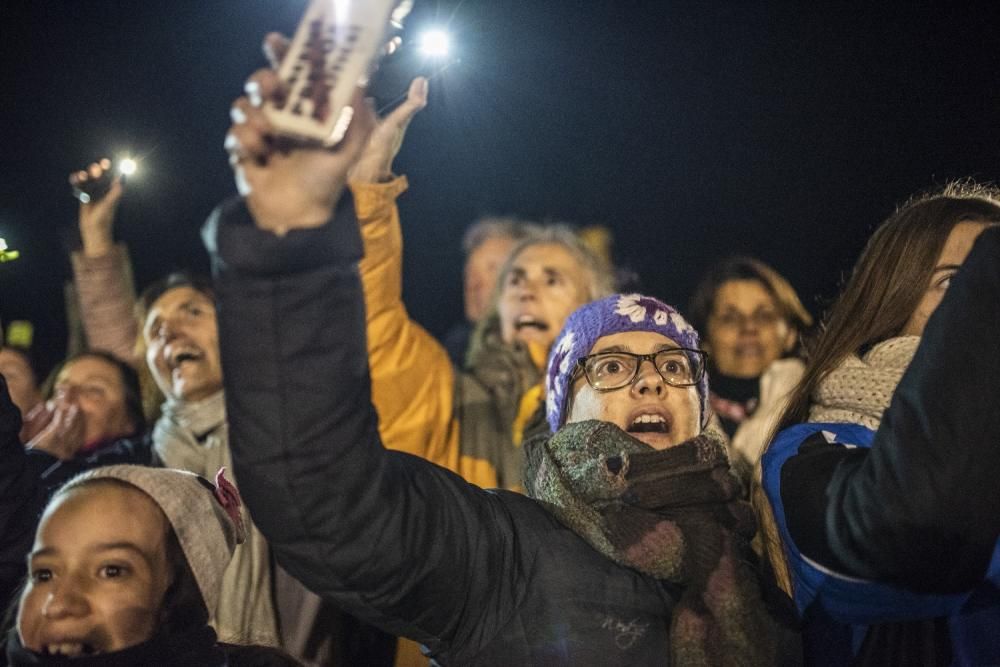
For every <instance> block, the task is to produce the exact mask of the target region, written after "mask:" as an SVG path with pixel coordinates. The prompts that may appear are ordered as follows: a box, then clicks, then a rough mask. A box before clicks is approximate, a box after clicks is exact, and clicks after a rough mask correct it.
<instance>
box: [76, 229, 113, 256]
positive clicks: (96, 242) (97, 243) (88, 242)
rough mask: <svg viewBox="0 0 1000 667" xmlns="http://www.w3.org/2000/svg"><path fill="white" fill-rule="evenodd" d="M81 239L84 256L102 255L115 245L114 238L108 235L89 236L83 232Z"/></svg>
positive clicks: (109, 251)
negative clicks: (99, 236)
mask: <svg viewBox="0 0 1000 667" xmlns="http://www.w3.org/2000/svg"><path fill="white" fill-rule="evenodd" d="M81 240H82V241H83V256H84V257H90V258H94V257H104V256H106V255H108V254H110V253H111V251H112V250H113V249H114V247H115V242H114V239H112V238H111V236H110V235H109V236H107V237H101V238H91V237H88V235H86V234H83V235H81Z"/></svg>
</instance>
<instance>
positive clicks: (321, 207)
mask: <svg viewBox="0 0 1000 667" xmlns="http://www.w3.org/2000/svg"><path fill="white" fill-rule="evenodd" d="M246 204H247V209H248V210H249V211H250V215H251V216H252V217H253V219H254V222H255V223H256V224H257V227H259V228H260V229H263V230H265V231H269V232H272V233H274V234H276V235H278V236H284V235H285V234H286V233H288V232H289V231H291V230H293V229H314V228H316V227H322V226H323V225H325V224H326V223H327V222H328V221H329V220H330V217H331V216H332V215H333V204H330V205H326V204H311V205H304V206H295V207H285V206H282V207H272V206H267V205H266V204H262V203H261V202H260V201H259V200H258V199H256V198H255V197H253V196H252V195H251V196H249V197H247V198H246Z"/></svg>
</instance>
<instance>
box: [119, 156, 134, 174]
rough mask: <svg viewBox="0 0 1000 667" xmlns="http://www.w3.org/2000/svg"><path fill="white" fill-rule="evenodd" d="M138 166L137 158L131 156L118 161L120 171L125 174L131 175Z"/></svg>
mask: <svg viewBox="0 0 1000 667" xmlns="http://www.w3.org/2000/svg"><path fill="white" fill-rule="evenodd" d="M137 168H138V165H136V163H135V160H133V159H132V158H129V157H127V158H125V159H123V160H121V161H119V162H118V171H119V172H121V173H122V174H124V175H125V176H131V175H132V174H134V173H135V170H136V169H137Z"/></svg>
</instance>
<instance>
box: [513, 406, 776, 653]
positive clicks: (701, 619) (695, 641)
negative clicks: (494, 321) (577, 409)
mask: <svg viewBox="0 0 1000 667" xmlns="http://www.w3.org/2000/svg"><path fill="white" fill-rule="evenodd" d="M525 447H526V450H527V452H526V453H527V463H526V467H525V474H524V480H525V486H526V487H527V491H528V495H530V496H531V497H533V498H535V499H536V500H538V501H540V502H541V503H542V504H543V505H545V506H546V508H547V509H548V510H549V511H551V512H552V513H553V514H554V515H555V516H556V518H557V519H559V521H561V522H562V523H563V524H565V525H566V526H567V527H569V528H570V529H571V530H573V532H575V533H576V534H577V535H579V536H580V537H582V538H583V539H584V540H586V541H587V542H588V543H589V544H590V545H591V546H592V547H593V548H594V549H596V550H597V551H599V552H601V553H602V554H604V555H605V556H607V557H608V558H610V559H611V560H613V561H614V562H616V563H619V564H620V565H624V566H626V567H629V568H632V569H635V570H638V571H640V572H642V573H645V574H648V575H650V576H653V577H656V578H657V579H663V580H666V581H669V582H671V583H673V584H677V585H680V586H682V588H683V593H682V594H681V596H680V599H679V601H678V603H677V605H676V607H675V608H674V612H673V617H672V619H671V621H670V627H669V633H670V651H671V656H672V662H671V664H677V665H773V664H776V662H777V653H778V652H779V649H778V644H779V637H778V635H779V631H778V628H777V623H776V622H775V621H773V620H772V618H771V615H770V612H769V611H768V609H767V608H766V605H765V604H764V601H763V599H762V594H761V590H760V584H759V581H758V576H757V572H756V570H755V568H754V566H753V565H752V564H751V560H752V556H751V555H750V551H749V540H750V539H751V538H752V537H753V534H754V532H755V522H754V517H753V512H752V510H751V508H750V505H749V504H748V503H746V502H744V501H742V500H740V497H741V493H742V490H741V487H740V483H739V481H738V480H737V479H736V477H735V476H734V475H733V474H732V473H731V472H730V468H729V459H728V457H727V455H726V449H725V445H724V444H723V443H722V442H721V440H719V439H718V438H717V437H714V436H711V435H708V434H702V435H699V436H698V437H695V438H692V439H691V440H688V441H686V442H684V443H681V444H679V445H677V446H675V447H671V448H669V449H665V450H661V451H656V450H653V449H652V448H650V447H649V446H648V445H646V444H644V443H642V442H640V441H638V440H636V439H635V438H632V437H631V436H629V435H628V434H626V433H625V432H624V431H622V430H621V429H619V428H618V427H617V426H615V425H613V424H610V423H607V422H600V421H585V422H578V423H574V424H568V425H566V426H563V427H562V428H561V429H559V431H558V432H557V433H555V434H554V435H550V436H539V437H536V438H533V439H531V440H529V441H528V442H527V443H526V444H525Z"/></svg>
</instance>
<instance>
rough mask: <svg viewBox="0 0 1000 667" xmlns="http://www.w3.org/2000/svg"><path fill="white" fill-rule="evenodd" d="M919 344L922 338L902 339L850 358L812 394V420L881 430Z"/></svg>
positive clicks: (899, 338)
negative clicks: (885, 415) (881, 425)
mask: <svg viewBox="0 0 1000 667" xmlns="http://www.w3.org/2000/svg"><path fill="white" fill-rule="evenodd" d="M919 343H920V337H919V336H900V337H898V338H890V339H888V340H885V341H882V342H881V343H879V344H878V345H876V346H875V347H873V348H872V349H870V350H869V351H868V352H867V354H865V356H864V357H863V358H860V357H858V356H857V355H854V354H852V355H851V356H849V357H847V359H845V360H844V361H843V362H842V363H841V364H840V366H838V367H837V368H835V369H834V370H833V371H832V372H831V373H830V374H829V375H827V376H826V377H825V378H824V379H823V381H822V382H820V384H819V386H818V387H816V389H815V390H814V391H813V395H812V401H813V405H812V407H811V408H810V410H809V421H813V422H847V423H853V424H861V425H862V426H867V427H868V428H870V429H872V430H873V431H874V430H876V429H878V426H879V424H880V423H881V422H882V413H883V412H885V409H886V408H888V407H889V402H890V401H891V400H892V394H893V392H895V391H896V385H898V384H899V380H900V379H901V378H902V377H903V373H904V372H905V371H906V368H907V367H908V366H909V365H910V361H911V360H912V359H913V355H914V353H916V351H917V345H918V344H919Z"/></svg>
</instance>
